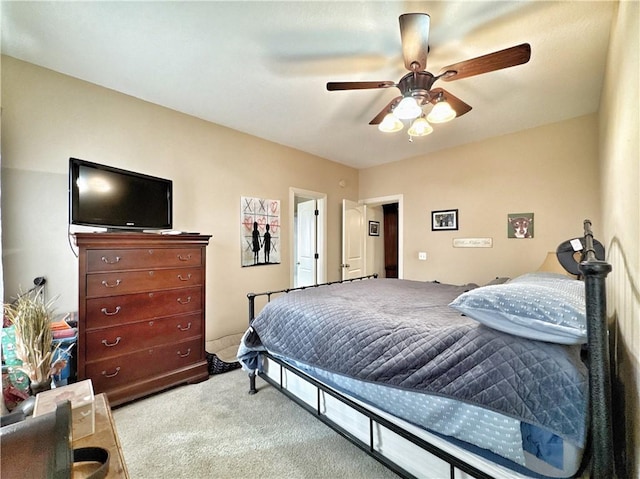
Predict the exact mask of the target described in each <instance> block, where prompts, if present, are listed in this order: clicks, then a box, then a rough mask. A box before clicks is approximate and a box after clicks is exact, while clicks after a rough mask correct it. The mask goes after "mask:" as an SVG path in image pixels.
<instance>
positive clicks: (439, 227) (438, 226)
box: [431, 209, 458, 231]
mask: <svg viewBox="0 0 640 479" xmlns="http://www.w3.org/2000/svg"><path fill="white" fill-rule="evenodd" d="M457 229H458V210H457V209H456V210H437V211H432V212H431V231H454V230H457Z"/></svg>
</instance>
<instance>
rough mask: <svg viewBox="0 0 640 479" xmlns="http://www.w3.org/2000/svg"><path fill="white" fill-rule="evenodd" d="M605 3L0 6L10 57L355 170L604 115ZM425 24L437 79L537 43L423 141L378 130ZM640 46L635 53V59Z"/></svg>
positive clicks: (470, 85)
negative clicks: (376, 121) (415, 29)
mask: <svg viewBox="0 0 640 479" xmlns="http://www.w3.org/2000/svg"><path fill="white" fill-rule="evenodd" d="M615 8H616V4H615V3H614V2H611V1H602V2H584V1H551V2H543V1H537V0H536V1H533V0H532V1H518V2H510V1H497V2H486V1H462V2H448V1H447V2H445V1H426V2H400V1H367V2H334V1H319V2H308V1H302V2H287V1H260V2H248V1H226V2H222V1H200V2H177V1H176V2H168V1H161V2H155V1H143V2H122V1H120V2H103V1H88V2H61V1H57V2H22V1H18V2H9V1H4V0H3V1H2V53H4V54H6V55H9V56H12V57H15V58H18V59H21V60H25V61H27V62H31V63H34V64H36V65H41V66H43V67H46V68H50V69H52V70H55V71H58V72H61V73H65V74H67V75H71V76H73V77H77V78H80V79H83V80H86V81H89V82H92V83H96V84H98V85H102V86H104V87H107V88H111V89H113V90H117V91H120V92H123V93H126V94H128V95H132V96H134V97H137V98H141V99H143V100H147V101H150V102H153V103H156V104H159V105H163V106H166V107H168V108H172V109H174V110H178V111H181V112H184V113H187V114H190V115H193V116H196V117H199V118H203V119H205V120H209V121H211V122H214V123H217V124H220V125H224V126H226V127H229V128H233V129H236V130H240V131H243V132H246V133H249V134H251V135H254V136H257V137H260V138H265V139H267V140H271V141H274V142H276V143H280V144H282V145H288V146H290V147H293V148H296V149H299V150H302V151H306V152H309V153H312V154H314V155H318V156H320V157H323V158H327V159H330V160H334V161H336V162H339V163H344V164H346V165H350V166H353V167H356V168H363V167H367V166H372V165H378V164H383V163H388V162H392V161H397V160H401V159H404V158H409V157H414V156H424V155H425V154H427V153H429V152H432V151H436V150H440V149H443V148H450V147H452V146H455V145H459V144H463V143H470V142H474V141H478V140H482V139H485V138H489V137H493V136H497V135H503V134H507V133H511V132H515V131H519V130H522V129H526V128H532V127H535V126H539V125H542V124H546V123H551V122H555V121H560V120H564V119H567V118H572V117H576V116H580V115H584V114H588V113H592V112H595V111H597V109H598V104H599V100H600V91H601V88H602V82H603V75H604V69H605V63H606V54H607V48H608V43H609V30H610V24H611V19H612V14H613V12H614V10H615ZM407 12H426V13H428V14H429V15H430V16H431V31H430V42H429V44H430V53H429V58H428V66H427V70H429V71H431V72H432V73H434V74H437V73H438V72H439V71H440V69H441V68H442V67H444V66H447V65H450V64H452V63H455V62H458V61H462V60H467V59H470V58H474V57H477V56H480V55H484V54H486V53H491V52H494V51H497V50H501V49H504V48H508V47H511V46H514V45H517V44H520V43H524V42H528V43H530V44H531V49H532V54H531V60H530V61H529V63H527V64H525V65H521V66H516V67H513V68H509V69H505V70H500V71H496V72H491V73H487V74H484V75H480V76H476V77H471V78H466V79H462V80H459V81H456V82H450V83H447V84H445V83H439V82H438V83H436V85H435V86H440V87H444V88H446V89H447V91H449V92H451V93H452V94H453V95H455V96H457V97H458V98H460V99H461V100H463V101H465V102H466V103H468V104H470V105H471V106H472V107H473V110H472V111H471V112H469V113H467V114H466V115H464V116H462V117H460V118H457V119H455V120H454V121H452V122H450V123H446V124H444V125H435V126H434V128H435V131H434V132H433V133H432V134H431V135H429V136H427V137H423V138H416V139H414V141H413V142H409V141H408V136H407V134H406V129H405V130H404V131H403V132H400V133H394V134H385V133H381V132H379V131H378V130H377V128H376V127H375V126H370V125H369V124H368V123H369V121H370V120H371V119H372V118H373V117H374V116H375V115H377V114H378V112H379V111H380V110H381V109H382V108H383V107H384V106H385V105H386V104H387V103H388V102H389V101H390V100H391V99H392V98H394V97H395V96H397V95H398V90H397V89H396V88H389V89H381V90H358V91H337V92H328V91H327V90H326V83H327V82H328V81H361V80H371V81H378V80H391V81H394V82H397V81H398V80H399V79H400V78H401V77H402V76H403V75H404V74H405V73H407V71H406V70H405V69H404V66H403V61H402V54H401V43H400V32H399V25H398V16H399V15H400V14H402V13H407ZM635 47H636V48H637V45H636V46H635Z"/></svg>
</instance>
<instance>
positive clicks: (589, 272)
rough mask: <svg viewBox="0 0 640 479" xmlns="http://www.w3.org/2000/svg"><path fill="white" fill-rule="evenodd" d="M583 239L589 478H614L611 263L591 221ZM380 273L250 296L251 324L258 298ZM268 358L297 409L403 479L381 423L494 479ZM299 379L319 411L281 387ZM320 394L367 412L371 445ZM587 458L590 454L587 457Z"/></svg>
mask: <svg viewBox="0 0 640 479" xmlns="http://www.w3.org/2000/svg"><path fill="white" fill-rule="evenodd" d="M584 240H585V251H584V255H583V261H582V262H581V263H580V265H579V268H580V271H581V273H582V276H583V279H584V283H585V305H586V316H587V336H588V340H587V347H588V359H587V363H588V370H589V414H590V427H589V434H590V450H591V475H590V477H591V479H611V478H613V477H615V474H614V451H613V430H612V420H611V365H610V356H609V337H608V331H609V330H608V324H607V315H606V313H607V307H606V287H605V286H606V285H605V279H606V277H607V275H608V274H609V273H610V272H611V265H610V264H609V263H607V262H606V261H603V260H598V259H597V258H596V253H595V249H594V244H593V232H592V230H591V221H590V220H584ZM377 276H378V275H377V274H373V275H369V276H364V277H362V278H353V279H347V280H344V281H333V282H330V283H322V284H319V285H314V286H303V287H299V288H290V289H282V290H277V291H268V292H264V293H249V294H247V298H248V299H249V324H251V322H252V321H253V319H254V318H255V299H256V297H259V296H266V297H267V302H268V301H271V297H272V296H273V295H276V294H282V293H288V292H290V291H298V290H302V289H308V288H315V287H319V286H326V285H329V284H336V283H343V282H350V281H356V280H364V279H374V278H377ZM262 354H264V355H265V356H266V357H268V358H269V359H270V360H271V361H273V362H275V363H276V364H278V365H279V367H280V383H278V382H276V381H274V380H273V379H272V378H270V377H269V376H267V375H266V374H260V376H261V377H262V379H264V380H265V381H266V382H268V383H269V384H271V385H272V386H274V387H276V388H278V389H279V390H280V391H281V392H282V393H283V394H285V395H286V396H287V397H289V398H290V399H292V400H293V401H295V402H296V403H297V404H298V405H300V406H301V407H303V408H304V409H305V410H307V411H308V412H310V413H311V414H313V415H314V416H315V417H316V418H317V419H319V420H320V421H322V422H323V423H325V424H327V425H328V426H330V427H331V428H332V429H334V430H335V431H336V432H338V433H339V434H340V435H342V436H343V437H345V438H346V439H348V440H349V441H350V442H352V443H353V444H355V445H356V446H357V447H359V448H360V449H362V450H363V451H365V452H366V453H367V454H369V455H370V456H372V457H373V458H374V459H376V460H377V461H379V462H381V463H382V464H384V465H385V466H386V467H388V468H389V469H391V470H392V471H394V472H395V473H396V474H398V475H399V476H401V477H404V478H414V477H415V476H413V475H412V474H410V473H409V472H407V471H406V470H404V469H403V468H401V467H400V466H398V465H396V464H395V463H394V462H392V461H391V460H390V459H388V458H387V457H386V456H384V455H383V454H381V453H379V452H378V451H376V450H375V448H374V443H373V438H374V434H373V431H374V424H375V423H377V424H380V425H381V426H383V427H385V428H387V429H389V430H390V431H392V432H394V433H395V434H398V435H399V436H401V437H403V438H404V439H406V440H408V441H409V442H411V443H413V444H415V445H416V446H418V447H420V448H422V449H423V450H426V451H428V452H430V453H431V454H433V455H435V456H437V457H438V458H440V459H442V460H444V461H446V462H448V463H449V465H450V475H451V479H453V478H454V475H455V469H459V470H461V471H463V472H465V473H467V474H470V475H472V476H473V477H476V478H477V479H491V477H492V476H490V475H488V474H487V473H486V472H483V471H481V470H479V469H478V468H476V467H474V466H472V465H470V464H468V463H466V462H464V461H462V460H461V459H458V458H456V457H455V456H453V455H451V454H449V453H448V452H446V451H443V450H441V449H440V448H438V447H436V446H434V445H433V444H431V443H429V442H427V441H425V440H423V439H422V438H419V437H417V436H415V435H414V434H412V433H410V432H408V431H406V430H405V429H403V428H401V427H400V426H398V425H396V424H394V423H393V422H390V421H388V420H387V419H385V418H383V417H381V416H380V415H378V414H376V413H375V412H373V411H370V410H369V409H367V408H365V407H363V406H361V405H360V404H359V403H357V402H354V401H352V400H351V399H349V398H347V397H345V396H343V395H342V394H340V393H338V392H336V391H335V390H334V389H332V388H329V387H328V386H326V385H325V384H323V383H321V382H319V381H317V380H316V379H314V378H313V377H311V376H309V375H307V374H306V373H304V372H302V371H300V370H298V369H296V368H294V367H292V366H290V365H289V364H287V363H284V362H283V361H281V360H279V359H278V358H274V357H273V356H272V355H270V354H269V353H266V352H264V353H262ZM284 369H286V370H287V371H289V372H291V373H293V374H295V375H297V376H298V377H300V378H302V379H304V380H305V381H307V382H308V383H310V384H312V385H313V386H315V387H316V388H317V400H316V407H315V408H314V407H311V406H310V405H309V404H307V403H306V402H304V401H303V400H302V399H300V398H298V397H297V396H295V395H294V394H293V393H291V392H290V391H288V390H287V389H286V388H285V387H284V385H283V380H282V378H283V376H284V375H283V374H282V372H283V370H284ZM256 392H257V389H256V374H255V373H253V374H250V375H249V394H255V393H256ZM321 392H324V393H325V394H328V395H330V396H332V397H333V398H335V399H337V400H338V401H340V402H342V403H343V404H346V405H347V406H349V407H351V408H352V409H354V410H355V411H357V412H359V413H361V414H363V415H364V416H366V417H367V418H368V419H369V443H368V444H365V443H363V442H362V441H361V440H360V439H359V438H357V437H355V436H354V435H353V434H351V433H350V432H349V431H347V430H346V429H344V428H343V427H342V426H340V425H339V424H337V423H336V422H334V421H333V420H331V419H329V418H328V417H327V416H325V415H323V414H322V413H321ZM585 456H586V455H585Z"/></svg>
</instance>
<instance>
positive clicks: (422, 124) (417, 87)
mask: <svg viewBox="0 0 640 479" xmlns="http://www.w3.org/2000/svg"><path fill="white" fill-rule="evenodd" d="M430 20H431V19H430V17H429V15H428V14H426V13H406V14H403V15H400V37H401V41H402V56H403V58H404V66H405V67H406V68H407V70H409V73H407V74H406V75H405V76H403V77H402V78H401V79H400V81H399V82H398V83H395V82H393V81H363V82H329V83H327V90H329V91H337V90H363V89H373V88H391V87H396V88H398V89H399V90H400V93H401V95H400V96H397V97H396V98H394V99H393V100H391V101H390V102H389V103H388V104H387V106H385V107H384V108H383V109H382V110H381V111H380V113H378V114H377V115H376V116H375V117H374V118H373V119H372V120H371V121H370V122H369V124H370V125H378V128H379V129H380V130H381V131H384V132H394V131H399V130H401V129H402V128H403V127H404V124H403V123H402V120H412V124H411V127H410V128H409V131H408V133H409V136H410V137H412V136H424V135H428V134H429V133H431V132H432V131H433V128H432V127H431V125H430V124H429V122H431V123H444V122H445V121H450V120H452V119H454V118H456V117H459V116H462V115H464V114H465V113H468V112H469V111H471V106H470V105H468V104H466V103H465V102H464V101H462V100H460V99H459V98H457V97H455V96H454V95H452V94H451V93H449V92H448V91H446V90H445V89H443V88H433V84H434V83H435V82H436V80H439V79H442V80H443V81H454V80H460V79H462V78H467V77H471V76H474V75H481V74H483V73H488V72H492V71H496V70H501V69H503V68H509V67H513V66H516V65H522V64H524V63H527V62H528V61H529V59H530V58H531V46H530V45H529V44H528V43H523V44H521V45H517V46H514V47H511V48H507V49H505V50H500V51H497V52H494V53H489V54H488V55H483V56H480V57H477V58H472V59H470V60H465V61H462V62H458V63H454V64H452V65H449V66H446V67H444V68H442V69H441V70H440V73H439V74H438V75H433V74H431V73H429V72H428V71H426V67H427V54H428V53H429V25H430ZM429 103H431V104H433V108H432V110H431V112H430V113H429V115H428V116H427V117H426V118H425V115H424V112H423V110H422V108H423V106H424V105H427V104H429Z"/></svg>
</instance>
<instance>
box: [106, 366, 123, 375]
mask: <svg viewBox="0 0 640 479" xmlns="http://www.w3.org/2000/svg"><path fill="white" fill-rule="evenodd" d="M119 372H120V366H118V367H117V368H116V372H115V373H111V374H109V373H107V372H106V371H102V375H103V376H104V377H105V378H112V377H114V376H117V375H118V373H119Z"/></svg>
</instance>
